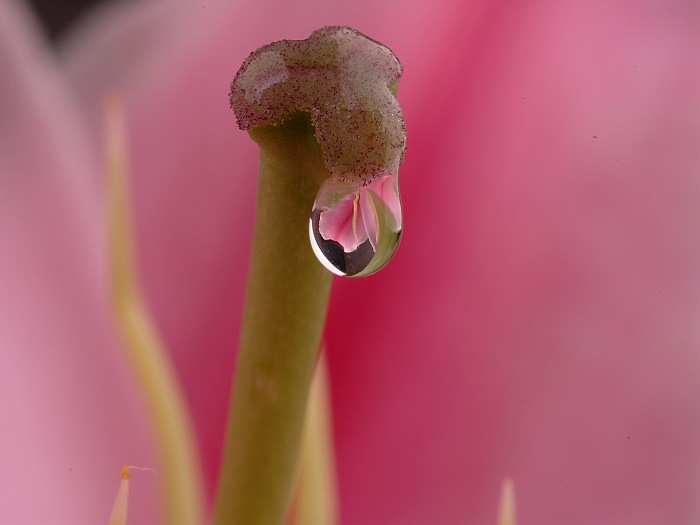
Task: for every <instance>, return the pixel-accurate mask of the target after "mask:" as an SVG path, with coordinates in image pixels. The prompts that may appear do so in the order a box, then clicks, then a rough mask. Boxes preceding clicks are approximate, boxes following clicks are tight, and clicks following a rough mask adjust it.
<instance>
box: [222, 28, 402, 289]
mask: <svg viewBox="0 0 700 525" xmlns="http://www.w3.org/2000/svg"><path fill="white" fill-rule="evenodd" d="M402 72H403V68H402V66H401V63H400V62H399V61H398V59H397V58H396V56H395V55H394V54H393V53H392V52H391V50H390V49H389V48H387V47H386V46H384V45H382V44H380V43H378V42H376V41H374V40H372V39H370V38H368V37H366V36H365V35H363V34H361V33H359V32H358V31H355V30H354V29H351V28H348V27H325V28H322V29H319V30H318V31H315V32H314V33H313V34H312V35H311V36H310V37H309V38H308V39H306V40H283V41H280V42H275V43H272V44H270V45H268V46H265V47H262V48H261V49H259V50H257V51H256V52H254V53H252V54H251V55H250V56H249V57H248V58H247V59H246V60H245V62H244V63H243V65H242V66H241V68H240V70H239V71H238V73H237V74H236V78H235V79H234V81H233V83H232V84H231V94H230V102H231V107H232V108H233V110H234V111H235V113H236V118H237V121H238V125H239V127H240V128H241V129H244V130H252V129H255V128H258V127H262V126H269V125H272V126H276V125H279V124H281V123H282V122H284V120H285V119H286V118H287V117H289V116H291V115H294V114H296V113H299V112H303V113H306V114H308V115H309V116H310V118H311V124H312V125H313V129H314V136H315V139H316V142H317V143H318V144H319V146H320V148H321V151H322V153H323V161H324V164H325V166H326V168H327V170H328V172H329V178H328V180H327V181H326V183H325V184H324V185H323V187H322V188H321V191H320V192H319V196H318V197H317V199H316V202H315V204H314V209H313V212H312V217H311V222H310V236H311V243H312V246H313V247H314V251H315V253H316V255H317V256H318V258H319V260H321V262H322V263H323V264H324V265H325V266H326V267H327V268H329V269H330V270H331V271H333V272H334V273H338V274H340V275H357V276H359V275H368V274H370V273H373V272H375V271H377V270H378V269H380V268H381V267H382V266H384V264H386V262H387V261H388V260H389V259H390V258H391V256H392V255H393V253H394V252H395V251H396V247H397V245H398V240H399V237H400V232H401V227H402V217H401V215H402V214H401V204H400V201H399V189H398V170H399V166H400V164H401V163H402V162H403V157H404V152H405V150H406V129H405V125H404V119H403V114H402V111H401V107H400V106H399V103H398V101H397V100H396V96H395V91H396V84H397V82H398V80H399V79H400V78H401V75H402Z"/></svg>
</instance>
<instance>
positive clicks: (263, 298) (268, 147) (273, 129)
mask: <svg viewBox="0 0 700 525" xmlns="http://www.w3.org/2000/svg"><path fill="white" fill-rule="evenodd" d="M313 131H314V130H313V127H312V126H311V123H310V119H309V118H308V116H306V115H301V114H299V115H295V116H294V117H293V118H289V119H287V120H285V123H284V124H283V125H280V126H266V127H263V128H258V129H254V130H252V131H251V132H250V134H251V136H252V137H253V139H254V140H255V141H256V142H258V144H259V146H260V179H259V183H258V201H257V211H256V220H255V230H254V237H253V247H252V255H251V262H250V270H249V274H248V289H247V293H246V302H245V310H244V314H243V327H242V332H241V339H240V347H239V353H238V363H237V366H236V378H235V382H234V388H233V397H232V404H231V409H230V413H229V423H228V430H227V438H226V447H225V454H224V462H223V467H222V472H221V478H220V483H219V488H218V494H217V501H216V506H215V514H214V522H215V523H217V524H221V525H224V524H225V525H236V524H241V525H251V524H255V525H278V524H280V523H282V522H283V521H284V519H285V516H286V513H287V508H288V506H289V502H290V499H291V494H292V489H293V483H294V479H295V474H296V470H297V463H298V457H299V449H300V442H301V435H302V429H303V423H304V414H305V408H306V401H307V397H308V392H309V386H310V383H311V379H312V377H313V372H314V368H315V365H316V360H317V357H318V351H319V348H320V342H321V335H322V331H323V326H324V323H325V317H326V310H327V306H328V297H329V294H330V285H331V274H330V273H329V272H328V271H326V270H325V269H324V268H323V267H322V266H321V264H319V262H318V261H317V260H316V258H315V256H314V254H313V252H312V250H311V247H310V246H309V238H308V222H309V216H310V213H311V208H312V205H313V201H314V199H315V197H316V193H317V192H318V189H319V187H320V185H321V184H322V182H323V181H324V180H325V179H326V178H327V177H328V172H327V170H326V168H325V166H324V164H323V158H322V155H321V150H320V148H319V146H318V144H317V143H316V141H315V139H314V135H313Z"/></svg>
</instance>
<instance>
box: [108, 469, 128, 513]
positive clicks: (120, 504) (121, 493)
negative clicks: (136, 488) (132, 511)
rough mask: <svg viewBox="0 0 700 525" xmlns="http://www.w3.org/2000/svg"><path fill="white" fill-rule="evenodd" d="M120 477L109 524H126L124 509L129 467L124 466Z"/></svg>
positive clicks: (126, 499) (126, 498) (125, 507)
mask: <svg viewBox="0 0 700 525" xmlns="http://www.w3.org/2000/svg"><path fill="white" fill-rule="evenodd" d="M120 477H121V482H120V483H119V490H118V491H117V497H116V498H115V499H114V506H113V507H112V514H111V515H110V516H109V525H126V511H127V507H128V503H129V467H127V466H126V465H125V466H124V468H123V469H122V471H121V474H120Z"/></svg>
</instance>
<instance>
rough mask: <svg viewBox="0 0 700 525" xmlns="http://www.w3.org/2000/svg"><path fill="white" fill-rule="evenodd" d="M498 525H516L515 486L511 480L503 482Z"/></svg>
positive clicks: (507, 479)
mask: <svg viewBox="0 0 700 525" xmlns="http://www.w3.org/2000/svg"><path fill="white" fill-rule="evenodd" d="M498 525H516V521H515V486H514V485H513V480H512V479H510V478H506V479H505V480H503V485H502V487H501V499H500V501H499V504H498Z"/></svg>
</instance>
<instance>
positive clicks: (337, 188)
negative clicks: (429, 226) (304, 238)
mask: <svg viewBox="0 0 700 525" xmlns="http://www.w3.org/2000/svg"><path fill="white" fill-rule="evenodd" d="M398 190H399V189H398V181H397V178H396V177H395V176H394V175H391V174H388V175H383V176H381V177H379V178H377V179H375V180H373V181H372V182H370V183H365V184H362V185H361V186H360V187H359V188H358V187H357V185H356V184H351V183H347V182H342V181H339V180H336V179H334V178H331V179H329V180H328V181H326V182H325V183H324V185H323V186H322V187H321V189H320V190H319V192H318V195H317V197H316V201H315V202H314V208H313V210H312V212H311V219H310V220H309V237H310V240H311V246H312V247H313V250H314V253H315V254H316V257H318V260H319V261H321V263H322V264H323V265H324V266H325V267H326V268H327V269H328V270H330V271H331V272H333V273H335V274H336V275H346V276H351V277H361V276H365V275H370V274H372V273H374V272H376V271H378V270H380V269H381V268H383V267H384V265H386V263H387V262H389V260H390V259H391V258H392V256H393V255H394V253H395V252H396V248H397V247H398V245H399V239H400V237H401V228H402V222H403V221H402V213H401V201H400V198H399V191H398Z"/></svg>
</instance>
